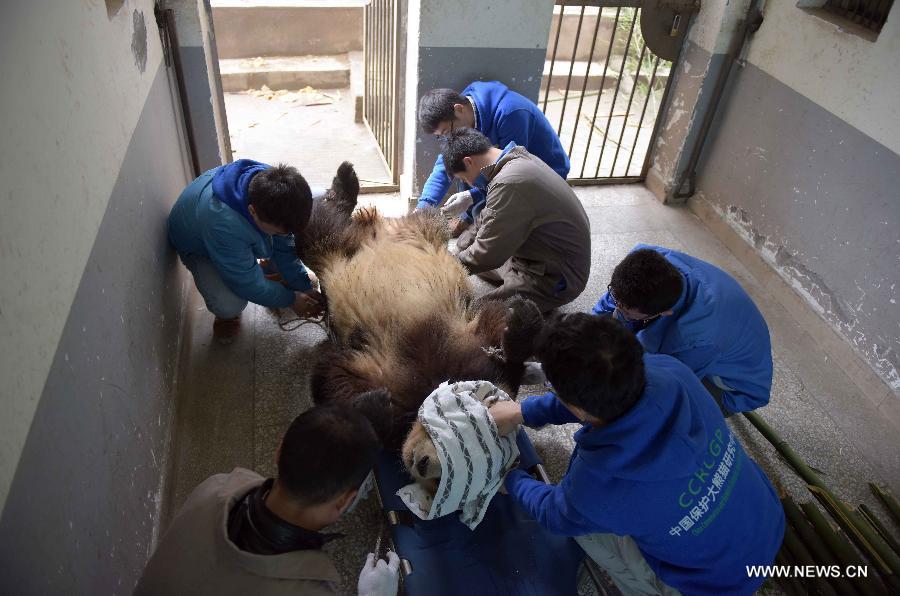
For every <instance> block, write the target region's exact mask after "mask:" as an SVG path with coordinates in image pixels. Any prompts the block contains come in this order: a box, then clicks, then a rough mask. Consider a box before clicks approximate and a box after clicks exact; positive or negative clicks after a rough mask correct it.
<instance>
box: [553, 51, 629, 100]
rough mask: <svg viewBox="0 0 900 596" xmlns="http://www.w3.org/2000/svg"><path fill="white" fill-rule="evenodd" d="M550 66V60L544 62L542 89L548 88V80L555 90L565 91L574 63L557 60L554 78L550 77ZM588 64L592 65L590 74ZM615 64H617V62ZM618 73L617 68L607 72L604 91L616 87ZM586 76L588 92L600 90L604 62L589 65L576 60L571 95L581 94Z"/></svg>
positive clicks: (570, 88)
mask: <svg viewBox="0 0 900 596" xmlns="http://www.w3.org/2000/svg"><path fill="white" fill-rule="evenodd" d="M550 64H551V63H550V60H546V61H545V62H544V73H543V76H541V89H546V88H547V82H548V80H549V82H550V84H551V85H552V86H553V88H554V89H565V88H566V81H567V80H568V78H569V66H570V65H571V64H572V63H571V62H570V61H568V60H564V61H560V60H559V59H558V58H557V60H556V62H555V63H554V64H553V77H552V78H551V77H550ZM588 64H590V72H588ZM613 64H616V62H614V63H613ZM618 72H619V71H618V69H617V68H615V69H614V68H612V67H610V68H609V69H608V70H607V72H606V82H605V83H604V84H603V88H604V89H608V88H611V87H615V85H616V75H617V74H618ZM585 76H587V79H588V81H587V87H586V89H587V90H588V91H593V90H596V89H599V88H600V81H601V80H602V77H603V62H591V63H588V62H587V61H586V60H576V61H575V64H574V66H573V68H572V82H571V83H570V85H569V93H570V94H573V95H574V94H577V93H580V92H581V86H582V85H584V79H585Z"/></svg>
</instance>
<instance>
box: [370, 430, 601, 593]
mask: <svg viewBox="0 0 900 596" xmlns="http://www.w3.org/2000/svg"><path fill="white" fill-rule="evenodd" d="M516 441H517V443H518V446H519V452H520V457H519V462H520V464H519V467H520V468H522V469H524V470H525V471H527V472H529V473H530V474H532V475H535V476H536V477H537V478H538V479H540V480H542V481H544V482H547V476H546V473H544V471H543V465H542V464H541V460H540V458H539V457H538V455H537V453H536V452H535V450H534V446H533V445H532V444H531V441H530V440H529V439H528V436H527V435H526V434H525V432H524V431H523V430H519V434H518V435H517V437H516ZM375 481H376V485H377V490H378V495H379V497H380V499H381V504H382V508H383V509H384V511H385V513H386V515H387V519H388V526H389V528H390V536H391V540H392V542H393V547H394V550H395V552H396V553H397V554H398V555H399V556H400V559H401V568H402V569H403V575H404V578H403V592H404V593H405V594H406V595H407V596H417V595H420V596H425V595H427V596H445V595H446V596H459V595H465V596H478V595H481V594H485V595H491V596H505V595H509V596H529V595H533V596H553V595H560V596H562V595H566V596H571V595H572V594H576V593H577V589H576V586H577V581H578V569H579V566H580V564H581V562H582V560H583V559H584V558H585V554H584V552H583V551H582V550H581V547H579V546H578V544H577V543H576V542H575V541H574V540H572V539H571V538H566V537H562V536H556V535H554V534H551V533H550V532H548V531H547V530H545V529H544V528H542V527H541V526H540V525H538V523H537V522H536V521H535V520H534V519H533V518H531V517H530V516H529V515H528V514H527V513H525V512H524V511H523V510H522V509H521V508H520V507H519V506H518V505H517V504H516V503H515V501H514V500H513V499H512V497H510V496H509V495H506V494H500V493H497V494H496V495H495V496H494V498H493V500H492V501H491V504H490V505H489V507H488V510H487V512H486V513H485V516H484V519H483V520H482V522H481V524H479V525H478V527H477V528H475V530H470V529H469V528H468V527H466V526H465V525H464V524H463V523H462V522H461V521H459V514H458V513H452V514H450V515H446V516H444V517H441V518H438V519H434V520H430V521H425V520H421V519H419V518H418V517H416V516H415V515H414V514H413V513H411V512H410V511H409V510H408V509H407V507H406V505H404V503H403V501H401V500H400V497H398V496H397V495H396V494H395V493H396V491H397V489H399V488H400V487H402V486H405V485H407V484H409V483H410V482H412V480H411V478H410V477H409V475H408V474H407V472H406V470H405V469H404V467H403V464H402V463H401V461H400V456H399V454H398V453H397V452H390V451H385V452H383V453H382V454H381V456H380V458H379V461H378V463H377V464H376V467H375Z"/></svg>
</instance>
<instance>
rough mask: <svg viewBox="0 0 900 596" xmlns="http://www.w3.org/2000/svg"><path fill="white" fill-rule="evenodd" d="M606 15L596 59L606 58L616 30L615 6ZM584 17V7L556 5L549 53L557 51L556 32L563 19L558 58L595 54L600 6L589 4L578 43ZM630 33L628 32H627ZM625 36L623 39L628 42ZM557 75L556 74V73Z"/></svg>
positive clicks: (582, 56)
mask: <svg viewBox="0 0 900 596" xmlns="http://www.w3.org/2000/svg"><path fill="white" fill-rule="evenodd" d="M605 11H606V12H605V13H604V15H603V18H602V19H600V27H599V29H598V30H597V41H596V42H595V44H594V58H595V59H603V58H604V57H605V56H606V50H607V49H608V48H609V38H610V35H612V32H613V22H614V21H615V9H612V10H611V11H610V9H608V8H607V9H605ZM580 16H581V7H578V6H566V7H565V10H563V7H562V6H559V5H557V6H554V7H553V20H552V21H551V23H550V38H549V40H548V42H547V55H548V56H550V54H551V53H552V52H553V45H554V43H555V42H556V31H557V28H558V26H559V23H560V21H562V31H560V33H559V44H558V45H557V46H556V59H557V60H571V59H572V58H573V57H574V58H575V59H576V60H588V59H590V57H591V41H592V39H593V37H594V28H595V27H597V18H598V17H599V16H600V9H599V8H596V7H591V6H588V7H586V8H585V10H584V19H583V20H582V22H581V32H580V34H579V35H578V44H577V45H576V44H575V34H576V33H577V32H578V19H579V18H580ZM626 35H627V33H626ZM624 40H625V38H622V43H624ZM554 76H555V74H554Z"/></svg>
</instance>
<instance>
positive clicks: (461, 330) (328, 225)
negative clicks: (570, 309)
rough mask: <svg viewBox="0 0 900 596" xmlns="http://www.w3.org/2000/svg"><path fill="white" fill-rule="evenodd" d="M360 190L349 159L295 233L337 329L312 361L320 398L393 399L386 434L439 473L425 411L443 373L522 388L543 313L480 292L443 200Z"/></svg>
mask: <svg viewBox="0 0 900 596" xmlns="http://www.w3.org/2000/svg"><path fill="white" fill-rule="evenodd" d="M358 193H359V181H358V179H357V177H356V174H355V172H354V170H353V166H352V165H351V164H349V163H347V162H344V163H343V164H341V166H340V167H339V168H338V171H337V175H336V176H335V177H334V180H333V183H332V187H331V189H330V190H329V191H328V193H327V194H326V197H325V198H324V199H323V200H321V201H317V202H316V203H315V204H314V206H313V210H312V213H311V215H310V220H309V224H308V225H307V227H306V229H305V230H304V232H303V233H302V234H300V235H298V236H297V238H296V249H297V255H298V257H299V258H300V259H301V260H302V261H303V262H304V263H305V264H306V265H307V266H308V267H309V268H310V269H312V270H313V271H314V272H315V273H316V274H317V275H318V277H319V280H320V283H321V287H322V291H323V294H324V296H325V299H326V304H327V319H328V323H329V324H328V327H329V333H330V337H331V341H330V342H328V343H327V344H326V345H325V346H323V347H322V349H321V352H320V354H319V358H318V360H317V363H316V364H315V365H314V368H313V372H312V376H311V380H310V385H311V392H312V398H313V401H314V403H316V404H322V403H334V402H345V403H348V404H350V403H354V404H355V405H357V404H358V402H359V401H360V400H361V399H363V400H364V399H374V400H376V401H377V400H382V404H383V408H382V409H383V410H384V414H385V415H386V414H388V413H389V414H390V417H389V419H388V417H387V416H385V418H384V419H383V421H382V424H381V434H382V438H383V440H384V441H385V443H386V444H387V445H388V446H389V447H393V448H396V447H399V446H400V444H401V443H402V442H403V441H404V439H407V440H406V445H405V448H404V450H403V451H404V453H403V455H404V460H405V463H406V466H407V467H408V468H409V470H410V472H411V473H412V475H413V477H414V478H416V479H417V480H419V481H421V482H422V483H423V484H424V485H428V484H429V483H433V481H434V477H435V476H436V475H438V476H439V473H440V472H439V469H438V470H437V471H435V469H434V467H433V466H434V464H435V463H436V462H435V460H436V458H432V459H431V463H430V464H429V465H423V462H425V460H426V459H427V454H428V453H429V450H431V451H430V452H431V453H433V446H430V445H429V443H430V441H427V440H426V439H427V434H425V433H424V432H423V431H422V429H421V428H420V426H419V425H418V424H417V423H415V419H416V413H417V411H418V408H419V406H420V405H421V403H422V402H423V401H424V399H425V398H426V397H428V395H429V394H430V393H431V392H432V391H433V390H434V389H435V388H436V387H438V385H440V384H441V383H442V382H444V381H451V382H452V381H462V380H488V381H491V382H492V383H494V384H495V385H497V386H498V387H501V388H502V389H503V390H504V391H506V392H507V393H508V394H509V395H511V396H515V395H516V393H517V392H518V389H519V384H520V382H521V379H522V374H523V371H524V363H525V360H526V359H527V358H528V357H529V356H530V355H531V353H532V351H533V338H534V336H535V335H536V333H537V331H538V330H539V329H540V326H541V324H542V320H543V319H542V317H541V313H540V311H539V310H538V308H537V306H535V304H534V303H532V302H531V301H528V300H523V299H513V300H511V301H508V302H507V301H490V300H489V301H483V300H477V299H475V295H474V292H473V288H472V285H471V283H470V282H469V279H468V275H467V272H466V270H465V269H464V268H463V267H462V265H461V264H460V263H459V261H458V260H457V259H456V258H455V257H454V256H453V255H452V254H451V253H450V252H449V251H448V249H447V243H448V240H449V230H448V226H447V223H446V221H445V220H444V218H443V217H442V216H441V214H440V212H439V211H438V210H437V209H428V210H422V211H416V212H414V213H412V214H410V215H407V216H405V217H400V218H386V217H383V216H381V215H380V214H379V213H378V212H377V211H376V210H375V209H368V208H366V209H360V210H358V211H356V212H354V210H355V208H356V202H357V195H358ZM369 409H370V410H371V409H372V406H371V404H370V405H369ZM370 417H371V415H370ZM420 453H421V454H426V455H425V456H422V455H419V454H420ZM426 463H427V462H426ZM435 486H436V484H435Z"/></svg>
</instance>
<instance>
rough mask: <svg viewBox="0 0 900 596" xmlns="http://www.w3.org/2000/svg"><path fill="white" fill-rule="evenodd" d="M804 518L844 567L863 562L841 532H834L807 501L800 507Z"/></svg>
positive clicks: (821, 515) (812, 504)
mask: <svg viewBox="0 0 900 596" xmlns="http://www.w3.org/2000/svg"><path fill="white" fill-rule="evenodd" d="M800 508H801V509H803V513H805V514H806V518H807V519H808V520H809V521H810V523H811V524H812V525H813V527H814V528H815V529H816V534H817V535H818V536H819V537H820V538H822V539H823V540H824V541H825V544H826V546H828V550H830V551H831V552H832V554H834V555H835V556H836V557H837V558H838V561H840V563H841V564H842V565H844V566H849V565H862V564H863V561H862V559H860V558H859V555H858V554H857V552H856V550H854V548H853V545H852V544H850V541H849V540H848V539H847V537H846V536H845V535H844V533H843V532H842V531H841V530H835V528H834V527H833V526H832V525H831V522H829V521H828V518H826V517H825V514H823V513H822V512H821V511H820V510H819V508H818V507H816V504H815V503H814V502H813V501H808V502H806V503H803V504H801V505H800Z"/></svg>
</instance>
